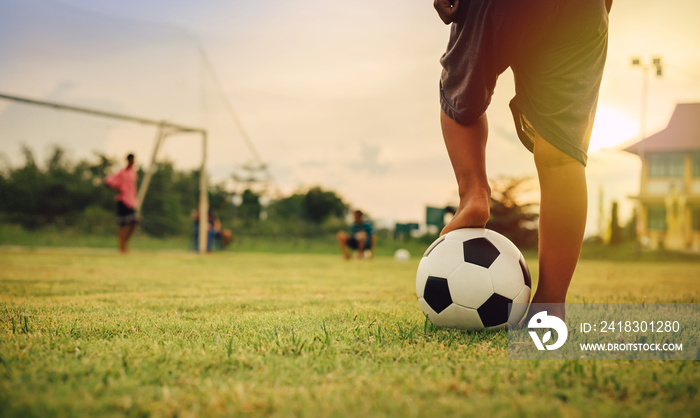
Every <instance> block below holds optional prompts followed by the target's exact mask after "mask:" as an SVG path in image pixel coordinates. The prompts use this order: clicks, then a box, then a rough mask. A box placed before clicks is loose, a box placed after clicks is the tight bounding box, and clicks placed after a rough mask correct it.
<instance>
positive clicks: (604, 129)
mask: <svg viewBox="0 0 700 418" xmlns="http://www.w3.org/2000/svg"><path fill="white" fill-rule="evenodd" d="M638 134H639V125H638V123H637V122H635V121H634V120H632V119H630V118H629V117H628V116H627V115H625V114H624V113H623V112H620V111H618V110H616V109H613V108H611V107H607V106H605V105H600V106H598V112H597V113H596V117H595V123H594V124H593V133H592V134H591V144H590V146H589V147H588V151H589V152H594V151H598V150H600V149H603V148H611V147H614V146H616V145H618V144H621V143H623V142H625V141H628V140H630V139H632V138H633V137H634V136H635V135H638Z"/></svg>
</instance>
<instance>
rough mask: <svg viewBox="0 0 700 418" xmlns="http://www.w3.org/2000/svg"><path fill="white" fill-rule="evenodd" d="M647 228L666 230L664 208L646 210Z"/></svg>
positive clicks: (656, 207)
mask: <svg viewBox="0 0 700 418" xmlns="http://www.w3.org/2000/svg"><path fill="white" fill-rule="evenodd" d="M647 227H648V228H649V229H650V230H651V229H655V230H657V231H665V230H666V208H665V207H664V206H652V207H650V208H649V209H648V210H647Z"/></svg>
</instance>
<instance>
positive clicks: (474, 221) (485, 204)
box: [440, 188, 491, 235]
mask: <svg viewBox="0 0 700 418" xmlns="http://www.w3.org/2000/svg"><path fill="white" fill-rule="evenodd" d="M490 207H491V190H490V189H489V188H484V189H479V190H476V191H474V192H473V193H471V194H470V195H469V196H466V197H465V198H463V199H461V200H460V202H459V208H457V212H456V213H455V216H454V217H453V218H452V220H451V221H450V222H449V223H448V224H447V225H446V226H445V227H444V228H443V229H442V232H440V235H445V234H446V233H448V232H450V231H454V230H455V229H460V228H483V227H485V226H486V222H488V220H489V216H490Z"/></svg>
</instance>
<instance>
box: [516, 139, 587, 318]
mask: <svg viewBox="0 0 700 418" xmlns="http://www.w3.org/2000/svg"><path fill="white" fill-rule="evenodd" d="M534 152H535V165H536V166H537V174H538V177H539V181H540V192H541V198H540V228H539V236H540V242H539V281H538V283H537V291H536V292H535V295H534V296H533V298H532V303H561V304H563V303H564V301H565V300H566V292H567V290H568V289H569V283H570V282H571V277H572V276H573V274H574V269H575V268H576V263H577V262H578V257H579V253H580V252H581V244H582V242H583V233H584V230H585V228H586V212H587V209H588V192H587V188H586V174H585V167H584V166H583V164H581V162H579V161H577V160H575V159H574V158H572V157H570V156H569V155H567V154H565V153H564V152H562V151H560V150H559V149H557V148H556V147H554V146H553V145H551V144H550V143H548V142H547V141H545V140H544V139H543V138H542V137H541V136H540V135H539V134H536V135H535V149H534ZM535 313H536V312H531V313H529V316H532V315H534V314H535ZM548 314H550V315H556V316H558V317H560V318H564V310H563V305H562V306H561V309H559V312H556V311H553V312H548Z"/></svg>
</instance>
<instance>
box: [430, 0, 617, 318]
mask: <svg viewBox="0 0 700 418" xmlns="http://www.w3.org/2000/svg"><path fill="white" fill-rule="evenodd" d="M611 5H612V0H528V1H523V0H434V6H435V9H436V10H437V12H438V15H439V16H440V18H441V19H442V21H443V22H444V23H445V24H452V27H451V33H450V40H449V43H448V45H447V51H446V52H445V54H444V55H443V56H442V58H441V60H440V63H441V64H442V67H443V71H442V76H441V79H440V104H441V108H442V113H441V118H440V121H441V125H442V133H443V137H444V140H445V145H446V147H447V153H448V154H449V157H450V161H451V162H452V168H453V170H454V173H455V177H456V179H457V185H458V189H459V198H460V203H459V207H458V208H457V211H456V213H455V216H454V218H452V220H451V221H450V222H449V223H448V224H447V226H446V227H445V228H444V229H443V231H442V234H446V233H447V232H449V231H452V230H454V229H458V228H467V227H477V228H481V227H484V226H485V225H486V222H487V221H488V219H489V216H490V208H489V205H490V194H491V189H490V187H489V183H488V178H487V175H486V157H485V153H486V138H487V134H488V126H487V121H486V113H485V112H486V109H487V107H488V105H489V103H490V101H491V96H492V95H493V91H494V88H495V86H496V79H497V78H498V76H499V75H500V74H501V73H502V72H503V71H505V70H506V69H507V68H508V67H510V68H511V69H512V70H513V74H514V75H515V97H514V98H513V100H512V101H511V102H510V108H511V110H512V113H513V117H514V121H515V127H516V130H517V132H518V136H519V138H520V140H521V141H522V143H523V144H524V145H525V146H526V147H527V148H528V149H529V150H530V151H532V152H533V153H534V159H535V166H536V167H537V173H538V177H539V181H540V189H541V199H540V227H539V246H540V248H539V282H538V286H537V291H536V293H535V295H534V297H533V299H532V302H533V303H556V304H561V305H559V309H560V311H559V312H550V314H553V315H556V316H559V317H560V318H563V317H564V310H563V309H564V308H563V303H564V302H565V300H566V293H567V291H568V289H569V283H570V282H571V278H572V276H573V273H574V269H575V268H576V264H577V261H578V256H579V253H580V251H581V243H582V241H583V233H584V230H585V226H586V209H587V189H586V175H585V165H586V162H587V151H588V144H589V141H590V136H591V129H592V125H593V119H594V117H595V112H596V106H597V101H598V90H599V88H600V83H601V79H602V75H603V67H604V65H605V58H606V54H607V45H608V13H609V11H610V7H611ZM502 157H504V158H508V157H507V156H502ZM534 314H535V312H531V313H530V315H534Z"/></svg>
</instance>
